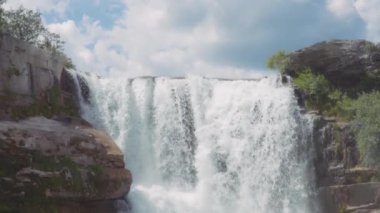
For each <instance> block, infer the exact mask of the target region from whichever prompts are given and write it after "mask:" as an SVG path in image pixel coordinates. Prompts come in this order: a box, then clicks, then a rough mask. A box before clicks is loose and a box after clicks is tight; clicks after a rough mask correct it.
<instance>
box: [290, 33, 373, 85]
mask: <svg viewBox="0 0 380 213" xmlns="http://www.w3.org/2000/svg"><path fill="white" fill-rule="evenodd" d="M305 68H311V69H312V70H314V71H316V72H318V73H321V74H323V75H325V76H326V77H327V79H329V80H330V81H331V83H333V84H335V85H336V86H338V87H341V88H350V87H353V86H356V85H358V84H360V82H361V81H362V80H364V78H366V77H368V76H371V75H378V74H380V47H379V46H376V45H374V44H372V43H371V42H368V41H364V40H333V41H324V42H321V43H317V44H314V45H312V46H310V47H307V48H304V49H300V50H298V51H295V52H293V53H290V54H289V63H288V65H287V66H286V68H285V73H287V74H290V75H291V76H294V75H295V74H296V73H297V72H299V71H302V70H304V69H305Z"/></svg>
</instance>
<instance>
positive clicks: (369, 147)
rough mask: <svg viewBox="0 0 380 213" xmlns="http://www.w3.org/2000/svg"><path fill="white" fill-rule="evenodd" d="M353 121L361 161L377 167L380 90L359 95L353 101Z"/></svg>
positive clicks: (379, 129) (379, 160) (379, 156)
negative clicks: (355, 125) (354, 113)
mask: <svg viewBox="0 0 380 213" xmlns="http://www.w3.org/2000/svg"><path fill="white" fill-rule="evenodd" d="M354 107H355V109H356V115H355V123H356V124H357V125H358V127H359V128H358V133H357V136H356V137H357V141H358V144H359V150H360V154H361V158H362V161H363V163H364V164H365V165H368V166H375V167H376V166H377V167H379V162H380V155H379V153H380V92H379V91H374V92H371V93H368V94H363V95H361V96H360V97H359V98H358V99H357V101H356V103H355V106H354Z"/></svg>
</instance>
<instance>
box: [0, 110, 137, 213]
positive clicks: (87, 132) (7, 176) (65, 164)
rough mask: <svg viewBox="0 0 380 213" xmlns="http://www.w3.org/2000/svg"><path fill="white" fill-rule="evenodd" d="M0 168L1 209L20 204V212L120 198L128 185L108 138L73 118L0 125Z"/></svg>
mask: <svg viewBox="0 0 380 213" xmlns="http://www.w3.org/2000/svg"><path fill="white" fill-rule="evenodd" d="M0 164H1V166H0V189H1V190H0V191H1V192H2V193H1V194H0V200H1V201H3V202H4V201H7V202H5V203H3V204H2V205H3V206H4V205H7V203H8V204H9V203H12V202H17V204H18V205H20V204H24V205H23V206H22V207H21V211H22V210H24V209H23V208H25V209H31V208H32V209H33V208H41V209H46V208H55V209H58V210H59V209H60V207H59V206H60V205H63V203H64V202H65V201H66V200H68V201H71V203H73V200H77V201H80V203H86V202H94V201H99V200H116V199H120V198H122V197H123V196H124V195H125V194H127V193H128V191H129V187H130V184H131V181H132V178H131V174H130V173H129V171H128V170H126V169H125V168H124V162H123V154H122V152H121V151H120V149H119V148H118V147H117V146H116V145H115V144H114V142H113V141H112V139H111V138H110V137H109V136H108V135H107V134H106V133H104V132H102V131H99V130H96V129H93V128H92V127H91V126H88V125H87V123H86V122H84V121H81V120H79V119H75V118H72V119H65V120H64V121H57V120H51V119H47V118H44V117H34V118H29V119H27V120H23V121H20V122H13V121H2V122H0ZM35 199H38V200H37V201H36V200H35ZM54 202H58V203H60V205H58V206H54V205H50V204H52V203H54ZM0 203H1V202H0ZM36 204H38V205H36ZM45 204H49V205H50V206H49V205H47V206H43V205H45ZM9 208H11V206H10V207H9ZM37 210H38V209H36V211H35V212H38V211H37ZM24 211H25V212H27V211H26V210H24Z"/></svg>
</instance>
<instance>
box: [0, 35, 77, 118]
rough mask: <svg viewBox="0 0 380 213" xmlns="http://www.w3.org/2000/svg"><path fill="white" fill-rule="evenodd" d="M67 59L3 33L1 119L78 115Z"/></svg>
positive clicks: (1, 36) (0, 44)
mask: <svg viewBox="0 0 380 213" xmlns="http://www.w3.org/2000/svg"><path fill="white" fill-rule="evenodd" d="M64 62H65V59H64V58H63V57H62V56H61V55H58V54H52V53H49V52H47V51H44V50H41V49H39V48H36V47H34V46H31V45H30V44H28V43H26V42H23V41H20V40H17V39H14V38H12V37H11V36H9V35H7V34H0V119H7V120H18V119H23V118H26V117H29V116H36V115H43V116H47V117H51V116H53V115H71V116H78V115H79V111H78V108H77V107H76V104H75V101H76V97H75V96H76V92H74V91H75V89H74V90H73V89H72V88H73V87H71V89H70V87H69V85H68V84H70V83H68V81H67V76H68V73H67V71H66V70H65V69H64ZM71 82H73V79H71Z"/></svg>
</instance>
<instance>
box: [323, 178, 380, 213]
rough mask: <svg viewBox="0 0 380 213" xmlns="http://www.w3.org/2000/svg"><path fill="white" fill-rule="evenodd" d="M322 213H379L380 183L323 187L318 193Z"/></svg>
mask: <svg viewBox="0 0 380 213" xmlns="http://www.w3.org/2000/svg"><path fill="white" fill-rule="evenodd" d="M318 197H319V199H320V202H321V204H322V205H321V207H322V212H325V213H340V212H357V213H359V212H362V213H364V212H366V213H370V212H379V211H380V183H379V182H372V183H361V184H352V185H337V186H330V187H322V188H320V189H319V191H318Z"/></svg>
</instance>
